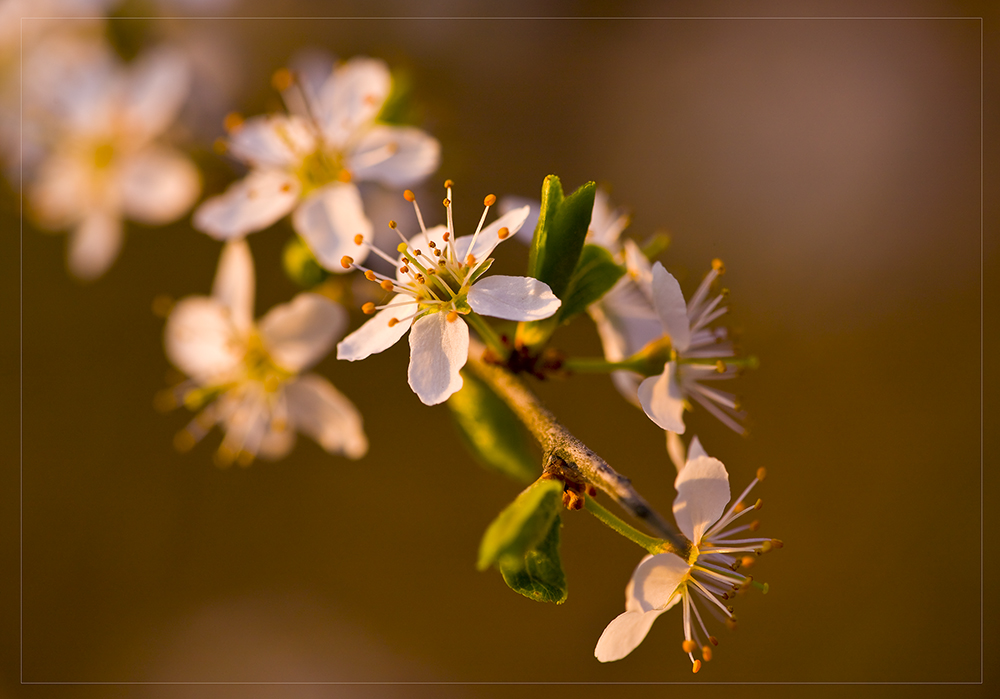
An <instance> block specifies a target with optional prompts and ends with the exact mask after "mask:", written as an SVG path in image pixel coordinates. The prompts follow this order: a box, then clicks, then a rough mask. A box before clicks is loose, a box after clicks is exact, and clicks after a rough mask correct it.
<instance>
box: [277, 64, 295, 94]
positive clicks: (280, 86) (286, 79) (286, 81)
mask: <svg viewBox="0 0 1000 699" xmlns="http://www.w3.org/2000/svg"><path fill="white" fill-rule="evenodd" d="M293 82H295V77H294V76H293V75H292V71H290V70H288V68H278V70H276V71H274V75H272V76H271V87H273V88H274V89H275V90H277V91H278V92H284V91H285V90H287V89H288V88H290V87H291V86H292V83H293Z"/></svg>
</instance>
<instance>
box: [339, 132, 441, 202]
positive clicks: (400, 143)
mask: <svg viewBox="0 0 1000 699" xmlns="http://www.w3.org/2000/svg"><path fill="white" fill-rule="evenodd" d="M440 162H441V144H440V143H438V141H437V139H436V138H434V137H432V136H430V135H428V134H427V133H425V132H423V131H421V130H420V129H417V128H414V127H412V126H373V127H372V128H371V129H369V130H368V131H366V132H365V135H364V136H362V137H361V139H360V140H359V141H358V143H357V144H355V145H353V146H352V147H351V152H350V155H349V156H348V158H347V169H348V170H350V172H351V175H352V176H353V178H354V179H355V180H356V181H358V182H368V181H372V180H374V181H376V182H381V183H382V184H385V185H389V186H390V187H405V186H407V185H411V184H414V183H416V182H419V181H420V180H422V179H423V178H425V177H427V175H429V174H431V173H432V172H434V171H435V170H437V168H438V164H439V163H440Z"/></svg>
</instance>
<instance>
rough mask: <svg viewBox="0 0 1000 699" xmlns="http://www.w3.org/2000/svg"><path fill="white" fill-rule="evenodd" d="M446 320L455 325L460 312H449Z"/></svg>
mask: <svg viewBox="0 0 1000 699" xmlns="http://www.w3.org/2000/svg"><path fill="white" fill-rule="evenodd" d="M445 319H446V320H447V321H448V322H449V323H454V322H455V321H456V320H458V311H448V315H446V316H445Z"/></svg>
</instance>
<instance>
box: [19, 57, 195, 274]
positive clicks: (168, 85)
mask: <svg viewBox="0 0 1000 699" xmlns="http://www.w3.org/2000/svg"><path fill="white" fill-rule="evenodd" d="M50 48H51V49H52V52H51V53H50V54H49V55H48V56H47V57H38V58H37V59H36V60H35V61H34V62H33V63H32V64H31V65H30V66H29V67H28V68H26V70H27V71H29V77H30V78H33V79H34V80H35V81H36V82H35V85H34V86H33V88H32V95H33V103H34V104H35V105H36V106H37V107H38V110H39V112H40V113H41V114H44V120H45V124H44V128H45V132H46V133H45V135H46V138H47V153H46V155H45V157H44V159H43V160H42V162H41V164H40V165H39V167H38V170H37V172H36V173H35V175H34V178H33V181H32V182H30V183H29V185H28V187H27V194H28V202H29V210H30V213H31V214H32V216H33V218H34V219H35V221H36V222H37V223H38V225H39V226H41V227H42V228H45V229H48V230H53V231H60V230H66V229H69V231H70V239H69V252H68V263H69V268H70V270H71V271H72V272H73V274H75V275H76V276H78V277H80V278H82V279H94V278H96V277H99V276H100V275H102V274H103V273H104V272H105V271H106V270H107V269H108V267H110V266H111V264H112V263H113V262H114V261H115V259H116V258H117V256H118V253H119V251H120V249H121V245H122V241H123V219H128V220H132V221H136V222H138V223H142V224H146V225H163V224H167V223H170V222H172V221H175V220H176V219H178V218H180V217H181V216H182V215H183V214H184V213H185V212H186V211H187V210H188V209H189V208H190V207H191V205H192V204H193V203H194V201H195V199H196V198H197V196H198V193H199V191H200V188H201V179H200V175H199V173H198V170H197V168H196V167H195V165H194V163H193V162H192V161H191V160H190V159H189V158H188V157H187V156H186V155H184V154H183V153H181V152H180V151H179V150H177V149H175V148H173V147H171V146H168V145H166V144H164V143H162V142H160V141H159V140H158V137H159V136H160V135H161V134H163V133H164V131H166V130H167V128H168V127H169V126H170V125H171V124H172V123H173V121H174V118H175V117H176V115H177V113H178V111H179V110H180V108H181V106H182V105H183V103H184V99H185V98H186V96H187V90H188V79H189V75H188V68H187V64H186V63H185V61H184V59H183V58H182V57H181V56H180V55H178V54H176V53H174V52H172V51H170V50H167V49H159V50H153V51H151V52H149V53H147V54H146V55H144V56H142V57H140V58H138V59H136V60H135V61H134V62H133V63H131V64H130V65H128V66H124V65H122V64H121V63H119V62H118V61H117V60H115V59H113V58H112V57H111V56H109V54H108V53H107V52H106V51H102V50H100V49H99V48H98V49H95V48H94V47H92V46H88V45H86V44H81V43H80V42H58V43H54V44H52V45H51V46H50Z"/></svg>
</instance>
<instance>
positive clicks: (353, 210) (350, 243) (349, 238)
mask: <svg viewBox="0 0 1000 699" xmlns="http://www.w3.org/2000/svg"><path fill="white" fill-rule="evenodd" d="M292 226H293V227H294V228H295V230H296V232H297V233H298V234H299V235H301V236H302V238H303V240H305V241H306V243H307V244H308V245H309V248H310V250H312V253H313V255H315V256H316V260H317V261H318V262H319V263H320V264H321V265H322V266H323V267H324V268H325V269H327V270H329V271H330V272H339V273H343V272H347V271H348V270H347V269H344V266H343V265H341V264H340V260H341V259H342V258H343V257H344V256H345V255H348V256H350V257H351V258H353V259H354V261H355V262H363V261H364V259H365V258H366V257H368V246H366V245H358V244H356V243H355V242H354V236H356V235H357V234H358V233H360V234H361V237H362V238H364V240H366V241H369V242H370V241H371V239H372V223H371V221H369V220H368V217H367V216H365V210H364V206H363V204H362V203H361V193H360V192H358V188H357V187H355V186H354V185H353V184H344V183H339V182H338V183H335V184H328V185H326V186H325V187H320V188H319V189H317V190H316V191H315V192H313V193H312V194H310V195H309V196H308V197H306V199H305V201H303V202H302V204H301V205H300V206H299V208H297V209H296V210H295V213H294V214H293V215H292Z"/></svg>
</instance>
